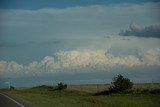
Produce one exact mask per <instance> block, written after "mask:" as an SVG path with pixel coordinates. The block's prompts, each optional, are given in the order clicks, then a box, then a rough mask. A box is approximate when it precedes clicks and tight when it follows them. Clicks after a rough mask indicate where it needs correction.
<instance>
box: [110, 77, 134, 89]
mask: <svg viewBox="0 0 160 107" xmlns="http://www.w3.org/2000/svg"><path fill="white" fill-rule="evenodd" d="M112 80H113V82H112V83H111V84H112V85H113V86H111V87H110V88H109V91H110V92H123V91H125V90H127V89H131V88H132V86H133V83H132V82H131V81H130V80H129V79H128V78H124V77H123V76H122V75H118V76H116V77H114V78H113V79H112Z"/></svg>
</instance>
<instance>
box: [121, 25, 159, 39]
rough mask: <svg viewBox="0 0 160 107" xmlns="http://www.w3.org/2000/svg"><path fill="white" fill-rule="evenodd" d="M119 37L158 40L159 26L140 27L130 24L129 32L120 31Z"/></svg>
mask: <svg viewBox="0 0 160 107" xmlns="http://www.w3.org/2000/svg"><path fill="white" fill-rule="evenodd" d="M119 35H122V36H137V37H155V38H160V25H151V26H140V25H137V24H131V25H130V27H129V30H125V31H121V32H120V33H119Z"/></svg>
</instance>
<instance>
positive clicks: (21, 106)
mask: <svg viewBox="0 0 160 107" xmlns="http://www.w3.org/2000/svg"><path fill="white" fill-rule="evenodd" d="M0 94H1V95H3V96H5V97H7V98H8V99H10V100H12V101H13V102H15V103H16V104H18V105H19V106H20V107H24V105H23V104H21V103H19V102H17V101H16V100H14V99H12V98H11V97H9V96H7V95H5V94H2V93H0Z"/></svg>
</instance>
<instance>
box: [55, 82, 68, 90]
mask: <svg viewBox="0 0 160 107" xmlns="http://www.w3.org/2000/svg"><path fill="white" fill-rule="evenodd" d="M66 88H67V84H63V83H62V82H60V83H58V86H57V88H56V90H63V89H66Z"/></svg>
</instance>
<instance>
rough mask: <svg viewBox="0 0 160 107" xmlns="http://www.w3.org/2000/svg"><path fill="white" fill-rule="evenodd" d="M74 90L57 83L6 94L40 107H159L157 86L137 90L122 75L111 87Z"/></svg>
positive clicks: (138, 86) (99, 86)
mask: <svg viewBox="0 0 160 107" xmlns="http://www.w3.org/2000/svg"><path fill="white" fill-rule="evenodd" d="M120 81H121V82H120ZM122 84H123V85H122ZM124 84H125V85H124ZM87 86H88V88H91V89H93V88H95V90H97V89H98V91H96V92H95V91H93V92H89V90H87V91H85V90H84V89H87V88H86V87H87ZM148 86H150V88H149V87H148ZM75 87H76V86H67V85H66V84H64V83H58V84H57V86H48V85H42V86H37V87H33V88H28V89H15V90H5V91H6V92H8V93H11V94H14V95H16V96H19V97H21V98H23V99H26V100H28V101H30V102H32V103H34V104H35V105H37V106H39V107H159V106H160V84H138V85H137V87H136V85H133V83H132V82H131V81H130V80H129V79H128V78H125V77H123V76H122V75H118V76H116V77H114V78H113V81H112V84H111V85H84V86H83V85H81V86H77V87H79V89H78V88H75ZM84 87H85V88H84ZM101 87H102V89H101ZM104 87H106V89H104ZM120 87H123V88H120ZM141 87H143V88H141ZM83 88H84V89H83ZM76 89H77V90H76Z"/></svg>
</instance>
